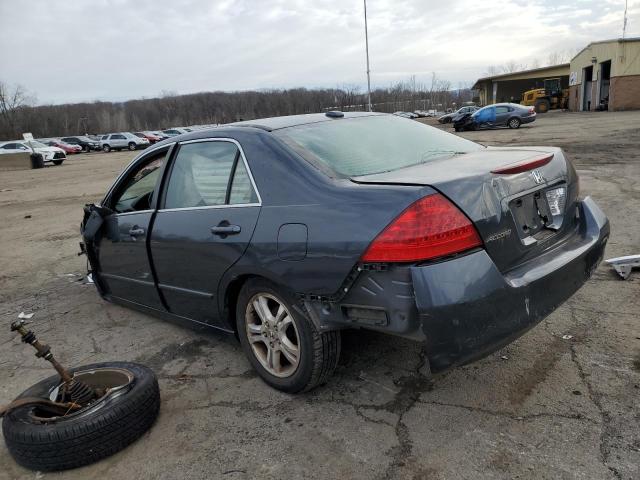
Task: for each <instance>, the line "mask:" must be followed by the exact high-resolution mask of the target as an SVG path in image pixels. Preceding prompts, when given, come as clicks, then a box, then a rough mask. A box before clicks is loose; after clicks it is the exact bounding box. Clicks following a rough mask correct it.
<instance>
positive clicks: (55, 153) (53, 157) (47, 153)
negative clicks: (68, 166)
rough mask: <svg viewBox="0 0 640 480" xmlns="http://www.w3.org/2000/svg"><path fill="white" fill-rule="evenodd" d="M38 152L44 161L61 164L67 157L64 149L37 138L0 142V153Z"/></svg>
mask: <svg viewBox="0 0 640 480" xmlns="http://www.w3.org/2000/svg"><path fill="white" fill-rule="evenodd" d="M32 152H35V153H40V154H41V155H42V159H43V160H44V163H53V164H54V165H62V162H64V161H65V160H66V159H67V155H66V154H65V153H64V150H62V149H61V148H58V147H49V146H48V145H45V144H44V143H40V142H38V141H37V140H13V141H10V142H0V154H2V153H32Z"/></svg>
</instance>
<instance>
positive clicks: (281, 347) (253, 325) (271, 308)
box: [245, 293, 300, 378]
mask: <svg viewBox="0 0 640 480" xmlns="http://www.w3.org/2000/svg"><path fill="white" fill-rule="evenodd" d="M245 320H246V322H245V324H246V330H247V331H246V335H247V340H249V345H251V350H252V351H253V354H254V355H255V357H256V358H257V359H258V361H259V362H260V364H261V365H262V367H263V368H264V369H265V370H266V371H267V372H269V373H270V374H271V375H273V376H276V377H280V378H283V377H290V376H291V375H293V374H294V373H295V371H296V369H297V368H298V364H299V362H300V337H299V335H298V329H297V328H296V324H295V322H294V321H293V317H292V316H291V314H290V313H289V310H288V309H287V307H286V306H285V305H284V304H283V303H282V302H281V301H280V300H279V299H278V298H276V297H275V296H273V295H270V294H268V293H258V294H256V295H254V296H253V297H251V300H249V303H248V305H247V311H246V313H245Z"/></svg>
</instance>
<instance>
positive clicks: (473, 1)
mask: <svg viewBox="0 0 640 480" xmlns="http://www.w3.org/2000/svg"><path fill="white" fill-rule="evenodd" d="M362 3H363V2H362V0H187V1H183V0H135V1H134V0H130V1H125V0H86V1H83V0H40V1H34V0H0V66H1V67H0V80H3V81H4V82H8V83H10V84H16V83H19V84H22V85H24V86H25V87H26V88H27V89H28V90H29V91H30V92H32V93H33V94H35V95H36V96H37V100H38V103H64V102H77V101H93V100H116V101H119V100H126V99H130V98H140V97H143V96H146V97H153V96H158V95H159V94H160V92H161V91H163V90H164V91H174V92H178V93H191V92H199V91H211V90H247V89H264V88H286V87H297V86H304V87H335V86H339V85H343V84H357V85H361V86H363V87H364V86H365V85H366V77H365V56H364V22H363V5H362ZM623 10H624V0H572V1H567V0H496V1H490V0H489V1H478V0H437V1H436V0H422V1H420V0H368V17H369V42H370V47H369V48H370V55H371V80H372V84H373V86H388V85H389V84H391V83H392V82H394V81H397V80H402V79H407V78H408V77H409V76H410V75H414V74H415V75H416V76H417V78H418V80H419V81H424V82H427V81H429V78H430V76H431V72H436V73H437V75H438V77H440V78H443V79H446V80H449V81H450V82H451V83H452V85H453V86H458V85H459V82H464V83H466V84H469V83H470V82H473V81H474V80H475V79H476V78H478V77H479V76H482V74H483V73H484V72H485V71H486V68H487V66H488V65H492V64H503V63H505V62H508V61H510V60H515V61H517V62H518V63H529V64H531V62H532V61H533V59H534V58H538V59H539V61H540V63H541V64H545V63H546V61H547V58H548V55H549V53H550V52H554V51H558V52H564V51H575V49H577V48H581V47H583V46H586V44H587V43H588V42H590V41H594V40H603V39H609V38H616V37H619V36H620V35H621V33H622V18H623ZM628 17H629V21H628V28H627V34H628V36H633V35H636V36H637V35H640V0H629V12H628Z"/></svg>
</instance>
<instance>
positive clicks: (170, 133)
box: [162, 127, 192, 137]
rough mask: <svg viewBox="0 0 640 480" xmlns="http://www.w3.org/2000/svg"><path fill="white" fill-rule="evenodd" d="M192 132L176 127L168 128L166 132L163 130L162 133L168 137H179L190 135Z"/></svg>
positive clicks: (188, 129)
mask: <svg viewBox="0 0 640 480" xmlns="http://www.w3.org/2000/svg"><path fill="white" fill-rule="evenodd" d="M191 131H192V130H191V129H190V128H182V127H175V128H167V129H166V130H162V133H163V134H164V135H166V136H167V137H177V136H178V135H182V134H183V133H189V132H191Z"/></svg>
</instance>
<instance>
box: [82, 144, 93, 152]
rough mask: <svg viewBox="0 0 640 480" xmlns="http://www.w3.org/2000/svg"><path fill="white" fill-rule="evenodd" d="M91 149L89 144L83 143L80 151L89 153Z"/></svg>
mask: <svg viewBox="0 0 640 480" xmlns="http://www.w3.org/2000/svg"><path fill="white" fill-rule="evenodd" d="M90 151H91V149H90V148H89V145H85V146H84V147H82V152H83V153H89V152H90Z"/></svg>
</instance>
